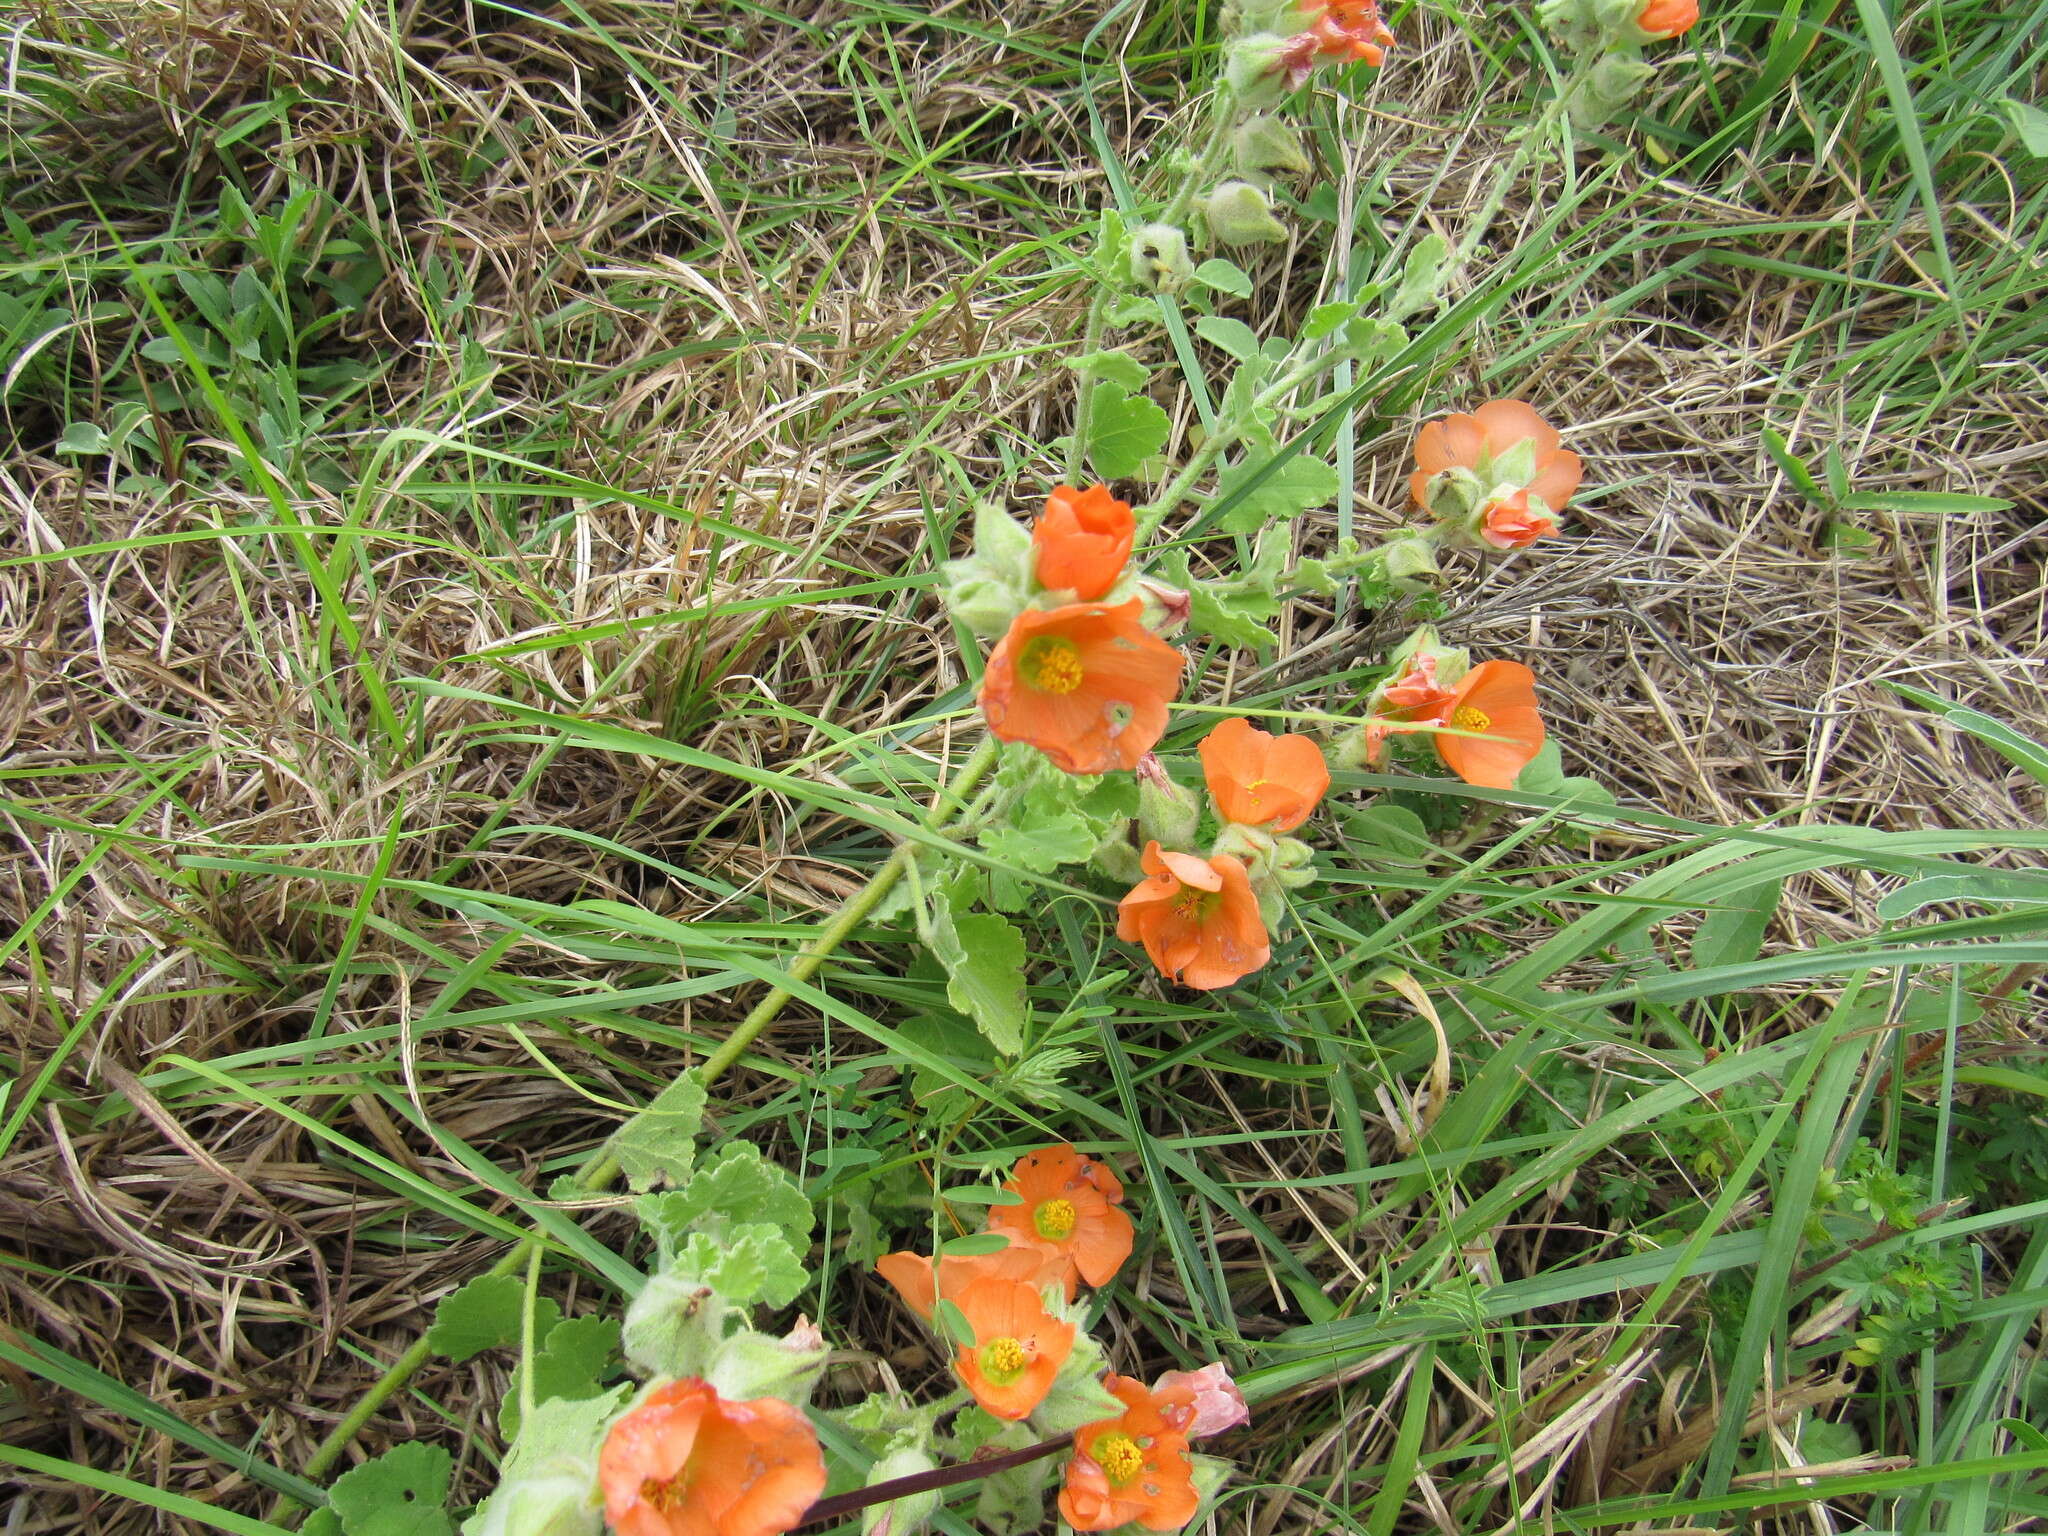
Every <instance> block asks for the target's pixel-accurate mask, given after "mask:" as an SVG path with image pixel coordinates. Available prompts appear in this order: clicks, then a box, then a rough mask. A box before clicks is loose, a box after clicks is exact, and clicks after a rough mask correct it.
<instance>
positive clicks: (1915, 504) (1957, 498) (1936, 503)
mask: <svg viewBox="0 0 2048 1536" xmlns="http://www.w3.org/2000/svg"><path fill="white" fill-rule="evenodd" d="M2012 505H2013V503H2012V502H2010V501H2007V500H2006V499H2005V498H2004V497H2003V496H1967V495H1965V494H1963V493H1962V492H1961V491H1859V492H1858V493H1857V494H1856V495H1854V496H1845V497H1843V498H1842V503H1841V508H1842V510H1843V511H1844V512H1932V513H1937V514H1939V515H1941V516H1943V517H1950V516H1960V515H1963V514H1966V513H1970V512H2004V511H2007V510H2008V509H2010V508H2011V507H2012Z"/></svg>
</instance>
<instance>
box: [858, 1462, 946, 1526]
mask: <svg viewBox="0 0 2048 1536" xmlns="http://www.w3.org/2000/svg"><path fill="white" fill-rule="evenodd" d="M938 1465H939V1464H938V1462H937V1461H935V1460H934V1459H933V1458H932V1454H931V1452H929V1451H927V1450H925V1449H924V1448H923V1447H922V1446H917V1445H906V1446H904V1447H902V1448H901V1449H900V1450H894V1451H891V1452H890V1453H889V1454H888V1455H886V1456H884V1457H882V1458H881V1459H880V1460H878V1461H877V1462H876V1463H875V1465H874V1468H873V1470H871V1471H870V1472H869V1473H868V1481H867V1486H868V1487H870V1488H873V1487H874V1486H875V1485H876V1484H878V1483H886V1482H891V1481H893V1480H894V1479H896V1478H899V1477H915V1476H917V1474H918V1473H920V1472H931V1471H935V1470H937V1468H938ZM938 1508H939V1490H938V1489H936V1488H928V1489H926V1490H925V1491H924V1492H923V1493H913V1494H908V1495H906V1496H905V1497H903V1498H900V1499H892V1500H890V1501H889V1502H888V1503H887V1504H870V1505H869V1506H868V1507H867V1509H866V1510H865V1511H863V1512H862V1514H861V1517H860V1528H861V1533H862V1536H912V1533H914V1532H917V1531H921V1530H923V1529H924V1528H925V1525H926V1524H927V1523H928V1522H929V1521H930V1520H931V1517H932V1516H933V1515H934V1514H936V1513H937V1512H938Z"/></svg>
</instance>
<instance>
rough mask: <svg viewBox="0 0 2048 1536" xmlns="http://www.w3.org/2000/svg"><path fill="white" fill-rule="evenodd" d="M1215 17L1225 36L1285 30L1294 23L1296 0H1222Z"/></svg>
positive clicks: (1241, 35)
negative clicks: (1220, 23) (1220, 24)
mask: <svg viewBox="0 0 2048 1536" xmlns="http://www.w3.org/2000/svg"><path fill="white" fill-rule="evenodd" d="M1217 19H1218V20H1219V21H1221V22H1222V24H1223V35H1224V36H1225V37H1247V36H1250V35H1251V34H1252V33H1255V32H1286V31H1289V30H1291V29H1292V28H1293V27H1294V26H1295V24H1296V20H1297V9H1296V0H1224V6H1223V9H1222V11H1221V12H1219V13H1218V17H1217Z"/></svg>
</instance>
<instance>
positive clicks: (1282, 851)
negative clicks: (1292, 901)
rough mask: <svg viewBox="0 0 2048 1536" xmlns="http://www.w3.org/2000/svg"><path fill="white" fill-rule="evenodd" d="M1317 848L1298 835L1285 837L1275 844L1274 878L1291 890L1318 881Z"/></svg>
mask: <svg viewBox="0 0 2048 1536" xmlns="http://www.w3.org/2000/svg"><path fill="white" fill-rule="evenodd" d="M1315 858H1316V855H1315V850H1314V849H1313V848H1311V847H1309V845H1308V844H1307V843H1304V842H1303V841H1302V840H1301V839H1300V838H1298V837H1283V838H1281V839H1280V840H1279V841H1278V842H1277V843H1275V844H1274V845H1273V878H1274V879H1276V880H1278V881H1279V882H1280V883H1281V884H1282V885H1283V886H1285V887H1286V888H1287V889H1288V890H1290V891H1298V890H1300V889H1301V888H1302V887H1303V886H1305V885H1314V884H1315V883H1316V869H1315Z"/></svg>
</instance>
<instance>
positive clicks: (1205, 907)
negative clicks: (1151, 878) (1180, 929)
mask: <svg viewBox="0 0 2048 1536" xmlns="http://www.w3.org/2000/svg"><path fill="white" fill-rule="evenodd" d="M1211 894H1213V893H1211V892H1209V891H1203V890H1197V889H1196V888H1195V887H1194V886H1192V885H1184V886H1182V887H1181V888H1180V894H1179V895H1178V896H1176V897H1174V898H1173V911H1174V915H1175V916H1176V917H1178V918H1179V919H1180V920H1181V921H1182V922H1184V923H1199V922H1200V921H1201V920H1202V919H1203V918H1205V917H1207V916H1208V915H1209V897H1210V896H1211Z"/></svg>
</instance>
